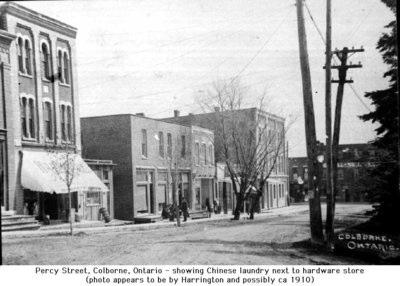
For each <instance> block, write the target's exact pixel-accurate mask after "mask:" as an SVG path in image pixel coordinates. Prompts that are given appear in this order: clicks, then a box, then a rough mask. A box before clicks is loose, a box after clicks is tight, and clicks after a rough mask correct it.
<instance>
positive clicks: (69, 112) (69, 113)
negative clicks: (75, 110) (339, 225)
mask: <svg viewBox="0 0 400 286" xmlns="http://www.w3.org/2000/svg"><path fill="white" fill-rule="evenodd" d="M67 140H68V141H70V142H72V107H71V106H67Z"/></svg>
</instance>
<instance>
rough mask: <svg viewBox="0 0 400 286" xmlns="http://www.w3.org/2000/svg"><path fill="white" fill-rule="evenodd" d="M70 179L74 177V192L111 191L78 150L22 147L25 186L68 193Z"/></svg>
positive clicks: (22, 179)
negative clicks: (26, 148) (76, 152)
mask: <svg viewBox="0 0 400 286" xmlns="http://www.w3.org/2000/svg"><path fill="white" fill-rule="evenodd" d="M68 180H69V181H70V182H71V181H72V183H71V185H70V189H71V192H77V191H102V192H108V191H109V189H108V188H107V187H106V186H105V185H104V184H103V182H102V181H101V180H100V179H99V177H97V175H96V174H95V173H94V172H93V171H92V170H91V169H90V167H89V166H88V165H87V164H86V163H85V162H84V161H83V159H82V157H81V156H80V155H78V154H71V153H67V152H62V151H60V152H43V151H42V152H33V151H23V157H22V171H21V185H22V187H24V188H26V189H30V190H31V191H36V192H47V193H56V194H65V193H68V187H67V183H66V182H67V181H68Z"/></svg>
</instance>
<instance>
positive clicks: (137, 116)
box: [80, 113, 214, 134]
mask: <svg viewBox="0 0 400 286" xmlns="http://www.w3.org/2000/svg"><path fill="white" fill-rule="evenodd" d="M114 116H130V117H136V118H142V119H148V120H153V121H157V122H163V123H166V124H172V125H177V126H184V127H187V128H191V127H196V128H201V129H204V130H208V131H209V132H212V133H213V134H214V132H213V131H212V130H211V129H207V128H203V127H200V126H197V125H188V124H180V123H176V122H168V121H164V120H163V119H159V118H151V117H146V116H142V115H136V114H132V113H122V114H108V115H98V116H86V117H80V119H91V118H103V117H114Z"/></svg>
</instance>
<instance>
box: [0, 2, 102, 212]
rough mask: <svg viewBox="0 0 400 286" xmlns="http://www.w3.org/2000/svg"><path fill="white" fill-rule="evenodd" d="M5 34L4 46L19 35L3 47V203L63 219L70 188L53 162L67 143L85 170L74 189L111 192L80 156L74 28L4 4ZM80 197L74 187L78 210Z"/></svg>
mask: <svg viewBox="0 0 400 286" xmlns="http://www.w3.org/2000/svg"><path fill="white" fill-rule="evenodd" d="M0 31H1V33H0V35H1V36H2V41H1V45H2V46H3V45H5V44H6V43H7V42H8V41H9V39H10V38H11V36H10V34H12V35H14V36H15V40H14V41H12V42H11V45H10V48H9V52H7V51H6V49H4V50H2V51H1V60H2V72H3V71H4V72H5V73H4V77H2V79H3V82H2V84H3V87H4V88H3V89H2V91H3V90H4V94H3V98H5V99H6V100H5V105H6V107H7V110H6V116H7V132H8V133H7V148H8V151H7V160H6V165H7V166H6V167H7V168H6V169H7V174H6V176H5V178H3V179H2V180H3V181H5V182H6V184H7V187H6V189H5V190H4V191H3V194H2V196H3V199H4V202H3V204H4V206H5V208H6V209H7V210H15V211H17V212H18V213H29V214H41V215H44V214H48V215H50V217H51V219H65V218H66V216H67V213H68V211H69V207H68V204H67V198H68V197H67V195H66V194H65V193H66V192H67V190H66V189H67V187H66V184H65V183H62V182H60V177H58V176H57V174H55V172H54V168H52V162H53V161H52V160H53V158H55V157H57V156H58V157H57V158H58V159H59V158H61V157H62V156H63V155H65V154H67V152H66V150H65V149H66V148H68V149H69V150H70V151H73V152H74V154H73V155H71V157H69V158H70V159H71V160H72V158H73V160H74V162H75V163H74V164H72V166H75V164H76V166H78V165H79V167H80V169H81V174H80V175H77V176H76V180H75V182H74V183H73V185H72V186H71V187H72V190H73V191H77V190H79V191H82V192H86V193H87V192H91V191H94V190H100V191H104V192H106V191H108V190H107V188H106V187H105V186H104V184H102V183H101V181H100V180H99V179H98V178H97V177H96V176H95V174H94V173H93V172H91V171H90V169H89V167H88V166H87V165H86V164H85V163H84V162H83V160H82V158H81V157H80V156H79V153H80V150H81V144H80V121H79V112H78V105H79V102H78V92H77V79H76V51H75V39H76V34H77V29H76V28H74V27H72V26H70V25H67V24H65V23H62V22H60V21H58V20H55V19H52V18H50V17H48V16H45V15H42V14H40V13H37V12H35V11H32V10H30V9H27V8H25V7H23V6H21V5H18V4H16V3H13V2H6V3H5V4H3V5H2V6H0ZM4 60H6V61H7V62H4ZM8 61H9V62H8ZM3 62H4V64H3ZM3 106H4V105H3ZM3 127H4V126H3ZM3 133H4V132H3ZM3 137H4V136H3ZM3 148H4V147H3ZM68 153H69V152H68ZM2 157H4V156H3V155H2ZM3 160H4V159H3ZM78 184H79V186H77V185H78ZM79 198H80V196H78V195H77V193H75V192H74V196H73V207H74V208H78V205H80V204H83V203H84V202H81V201H80V199H79ZM38 211H39V213H37V212H38Z"/></svg>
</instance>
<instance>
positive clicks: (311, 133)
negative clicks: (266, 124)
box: [296, 0, 324, 243]
mask: <svg viewBox="0 0 400 286" xmlns="http://www.w3.org/2000/svg"><path fill="white" fill-rule="evenodd" d="M296 6H297V27H298V34H299V51H300V67H301V76H302V81H303V104H304V121H305V130H306V144H307V157H308V172H309V178H311V179H310V180H308V189H309V207H310V231H311V241H312V242H314V243H321V242H322V241H323V239H324V235H323V231H322V217H321V203H320V198H319V192H318V191H317V189H315V190H314V187H315V185H314V182H313V179H314V178H316V176H315V175H316V169H317V168H316V167H317V150H316V143H317V138H316V133H315V116H314V104H313V99H312V87H311V74H310V65H309V60H308V52H307V38H306V29H305V24H304V11H303V0H296Z"/></svg>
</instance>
